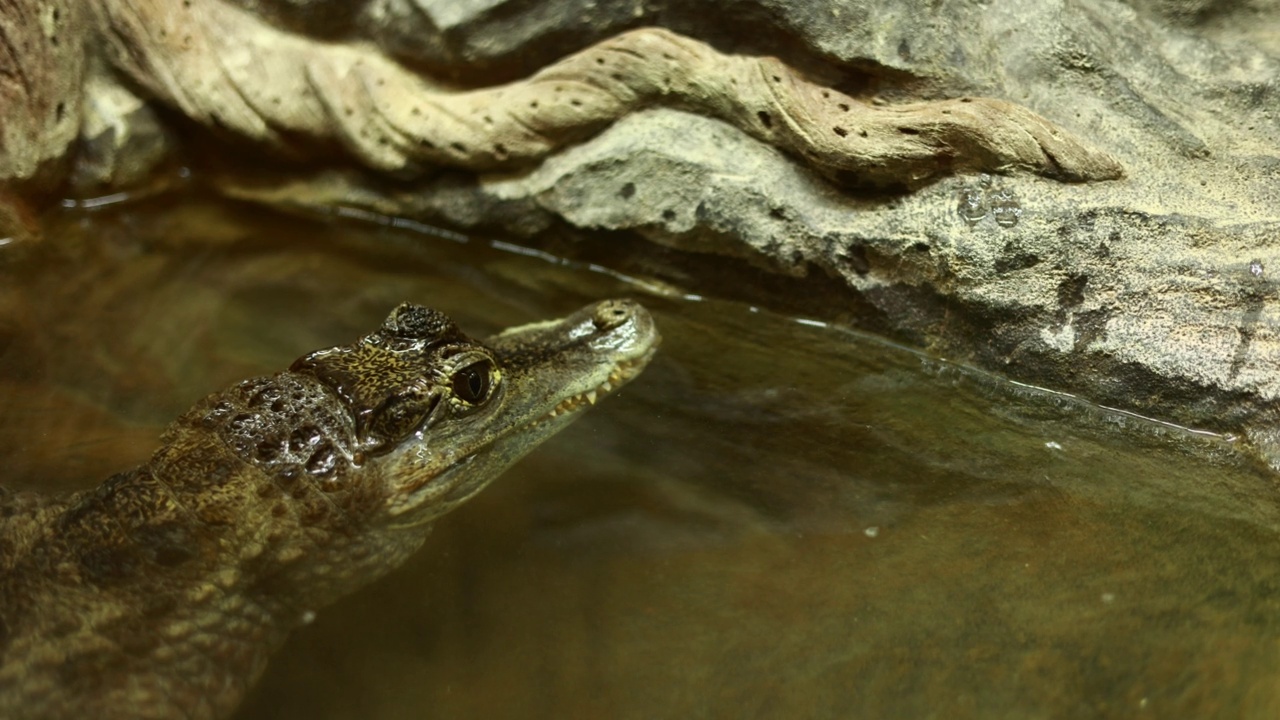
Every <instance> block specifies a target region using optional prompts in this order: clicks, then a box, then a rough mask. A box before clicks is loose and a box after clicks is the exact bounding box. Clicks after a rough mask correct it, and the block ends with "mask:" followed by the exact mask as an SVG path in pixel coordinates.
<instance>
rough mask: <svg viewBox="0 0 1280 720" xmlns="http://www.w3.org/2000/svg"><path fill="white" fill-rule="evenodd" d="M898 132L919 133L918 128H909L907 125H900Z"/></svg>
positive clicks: (905, 133) (904, 133)
mask: <svg viewBox="0 0 1280 720" xmlns="http://www.w3.org/2000/svg"><path fill="white" fill-rule="evenodd" d="M898 132H900V133H902V134H903V135H919V134H920V131H919V130H917V129H915V128H909V127H900V128H898Z"/></svg>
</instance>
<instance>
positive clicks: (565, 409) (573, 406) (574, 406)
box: [533, 352, 653, 424]
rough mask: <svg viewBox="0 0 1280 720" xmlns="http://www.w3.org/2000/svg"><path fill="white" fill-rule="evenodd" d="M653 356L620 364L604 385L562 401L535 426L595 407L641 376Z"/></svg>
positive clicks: (535, 421)
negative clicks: (585, 406)
mask: <svg viewBox="0 0 1280 720" xmlns="http://www.w3.org/2000/svg"><path fill="white" fill-rule="evenodd" d="M652 356H653V354H652V352H650V353H649V354H648V355H645V356H644V357H643V358H637V359H635V360H626V361H623V362H620V363H618V366H617V367H615V368H614V370H613V372H611V373H609V377H608V379H606V380H605V381H604V382H603V383H600V385H598V386H597V387H595V388H594V389H592V390H588V391H586V392H584V393H579V394H577V395H574V396H573V397H570V398H566V399H564V400H561V401H560V404H558V405H556V406H555V407H554V408H552V409H551V412H549V413H547V414H546V415H544V416H542V417H540V418H538V419H537V420H534V421H533V422H534V424H537V423H539V422H542V421H544V420H550V419H552V418H556V417H559V416H561V415H566V414H571V413H574V412H577V411H578V410H580V409H582V407H583V406H584V405H595V404H596V403H597V402H599V401H600V398H603V397H605V396H606V395H608V394H609V393H612V392H613V391H614V390H617V389H618V388H620V387H622V386H623V385H626V384H627V383H629V382H631V379H632V378H634V377H635V376H636V375H639V374H640V371H641V370H644V368H645V366H646V365H648V364H649V359H650V358H651V357H652Z"/></svg>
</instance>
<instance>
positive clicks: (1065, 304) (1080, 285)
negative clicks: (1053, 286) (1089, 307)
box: [1058, 275, 1089, 309]
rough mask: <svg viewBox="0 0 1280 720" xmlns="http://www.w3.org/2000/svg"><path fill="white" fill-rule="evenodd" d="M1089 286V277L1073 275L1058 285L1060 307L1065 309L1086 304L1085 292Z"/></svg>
mask: <svg viewBox="0 0 1280 720" xmlns="http://www.w3.org/2000/svg"><path fill="white" fill-rule="evenodd" d="M1088 285H1089V277H1088V276H1087V275H1072V276H1071V277H1069V278H1067V279H1065V280H1063V281H1062V282H1060V283H1058V306H1059V307H1061V308H1064V309H1065V308H1073V307H1078V306H1079V305H1080V304H1081V303H1083V302H1084V290H1085V288H1086V287H1087V286H1088Z"/></svg>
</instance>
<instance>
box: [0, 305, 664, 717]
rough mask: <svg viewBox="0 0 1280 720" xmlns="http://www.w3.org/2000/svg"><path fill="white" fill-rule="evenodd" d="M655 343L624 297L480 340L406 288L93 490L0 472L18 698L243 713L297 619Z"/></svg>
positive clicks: (230, 393)
mask: <svg viewBox="0 0 1280 720" xmlns="http://www.w3.org/2000/svg"><path fill="white" fill-rule="evenodd" d="M656 342H657V334H656V332H655V331H654V329H653V324H652V321H651V320H650V319H649V316H648V314H647V313H646V312H645V311H644V310H643V309H642V308H640V307H639V306H638V305H635V304H634V303H630V302H626V301H606V302H603V303H599V304H596V305H594V306H590V307H588V308H584V309H583V310H581V311H579V312H578V313H575V314H574V315H572V316H570V317H568V318H565V319H564V320H561V321H555V322H551V323H540V324H538V325H534V326H527V327H526V328H516V329H513V330H510V331H507V332H506V333H503V334H500V335H498V336H496V337H494V338H490V339H489V340H488V341H486V342H484V343H481V342H477V341H475V340H472V339H470V338H467V337H466V336H464V335H462V334H461V333H460V332H459V331H458V329H457V328H456V327H455V326H454V325H453V323H452V322H450V321H449V320H448V319H447V318H446V317H444V316H443V315H441V314H439V313H437V312H435V311H431V310H427V309H426V308H421V307H419V306H412V305H402V306H401V307H399V308H397V309H396V310H395V311H394V312H393V313H392V314H391V316H390V317H389V318H388V319H387V322H386V323H385V324H384V325H383V326H382V327H381V328H379V329H378V330H377V331H375V332H373V333H371V334H370V335H367V336H365V337H364V338H361V340H360V341H358V342H357V343H355V344H353V345H350V346H342V347H337V348H330V349H328V350H322V351H318V352H315V353H312V354H310V355H308V356H306V357H304V358H302V359H300V360H299V361H298V362H296V363H294V365H293V366H292V367H291V368H290V369H289V370H288V371H285V372H282V373H279V374H276V375H273V376H270V377H262V378H255V379H252V380H247V381H244V382H242V383H240V384H238V385H236V386H234V387H232V388H230V389H228V390H225V391H223V392H221V393H217V394H215V395H212V396H210V397H208V398H206V399H204V400H202V401H201V402H200V403H198V404H197V405H196V406H195V407H194V408H192V409H191V410H190V411H189V412H187V413H186V414H185V415H183V416H182V417H180V418H178V419H177V420H176V421H175V422H174V423H173V424H172V425H171V426H170V427H169V429H168V430H167V431H166V433H165V434H164V437H163V443H164V444H163V446H162V447H161V448H160V449H159V450H157V451H156V453H155V454H154V456H152V458H151V460H150V461H149V462H148V463H147V464H145V465H143V466H142V467H139V468H136V469H134V470H131V471H129V472H125V473H121V474H119V475H116V476H114V477H112V478H110V479H109V480H107V481H106V482H104V483H102V484H101V485H100V486H98V487H97V488H94V489H92V490H88V491H84V492H80V493H77V494H74V495H71V496H69V497H64V498H47V497H41V496H36V495H33V494H29V493H21V494H10V493H7V492H5V491H3V489H0V661H2V662H0V717H4V718H60V717H76V716H79V717H84V718H89V717H93V718H135V717H148V718H149V717H155V718H170V717H183V718H188V717H189V718H216V717H223V716H226V715H227V714H229V713H230V712H231V711H232V710H233V709H234V708H235V706H236V705H237V703H238V702H239V701H240V699H241V698H242V696H243V694H244V692H245V691H246V690H247V689H248V688H249V686H250V685H252V684H253V682H254V681H255V680H256V679H257V678H258V676H259V675H260V674H261V673H262V671H263V669H264V667H265V666H266V662H267V658H268V656H269V655H270V653H271V652H272V650H274V649H275V648H276V647H278V646H279V645H280V643H281V642H283V640H284V639H285V637H286V636H287V634H288V633H289V631H290V630H291V629H293V628H294V627H296V626H298V625H299V624H302V623H305V622H308V621H309V619H310V617H311V616H312V613H313V611H314V610H316V609H319V608H321V607H323V606H325V605H326V604H328V603H330V602H332V601H333V600H335V599H336V598H338V597H340V596H342V595H345V594H347V593H350V592H351V591H353V590H355V589H357V588H359V587H361V586H363V585H365V584H367V583H368V582H370V581H372V580H374V579H376V578H377V577H379V576H381V575H383V574H385V573H386V572H388V571H389V570H391V569H392V568H394V567H396V566H397V565H398V564H400V563H401V562H402V561H404V560H405V559H406V558H407V557H408V556H409V555H410V554H412V553H413V552H414V551H415V550H417V549H418V548H419V546H421V544H422V542H423V540H424V538H425V536H426V529H427V527H428V526H429V523H430V521H431V520H432V519H434V518H435V517H438V516H439V515H440V514H442V513H444V512H447V511H448V510H449V509H451V508H452V507H454V506H456V505H457V504H459V503H461V502H463V501H464V500H466V499H467V498H468V497H470V496H471V495H473V494H474V493H475V492H477V491H478V490H480V489H481V488H482V487H484V485H485V484H487V483H488V482H489V481H490V480H492V479H493V477H495V476H496V475H497V474H498V473H500V472H501V471H502V470H503V469H505V468H506V467H507V466H509V465H510V464H511V463H512V462H514V461H515V460H516V459H518V458H519V457H520V456H522V455H523V454H524V453H525V452H527V451H528V450H529V449H531V448H532V447H534V446H535V445H537V444H538V443H539V442H541V441H542V440H544V439H545V438H547V437H549V436H550V435H552V434H554V433H555V432H556V431H557V430H558V429H559V428H561V427H563V426H564V425H565V424H566V423H567V422H568V421H569V420H570V419H572V418H573V417H574V416H575V415H576V414H577V413H578V411H579V410H580V409H581V408H582V407H585V406H586V405H587V401H586V397H587V395H586V394H587V393H589V392H590V398H591V400H592V401H593V402H594V399H595V398H596V397H597V393H596V392H594V391H596V390H598V389H599V388H600V387H601V386H602V385H604V386H605V391H607V390H608V389H610V388H612V387H616V386H617V385H620V384H621V383H623V382H626V381H627V380H628V379H630V378H631V377H633V376H634V375H635V374H636V373H638V372H639V371H640V370H641V369H642V368H643V367H644V365H645V363H646V362H647V361H648V359H649V357H650V356H651V355H652V352H653V348H654V346H655V345H656Z"/></svg>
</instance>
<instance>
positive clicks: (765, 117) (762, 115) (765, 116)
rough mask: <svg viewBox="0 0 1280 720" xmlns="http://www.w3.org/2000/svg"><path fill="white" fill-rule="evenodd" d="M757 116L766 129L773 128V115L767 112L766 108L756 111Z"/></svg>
mask: <svg viewBox="0 0 1280 720" xmlns="http://www.w3.org/2000/svg"><path fill="white" fill-rule="evenodd" d="M756 117H757V118H759V120H760V124H761V125H763V126H764V127H765V129H766V130H772V129H773V117H771V116H770V115H769V113H767V112H765V111H764V110H761V111H760V112H758V113H756Z"/></svg>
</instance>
